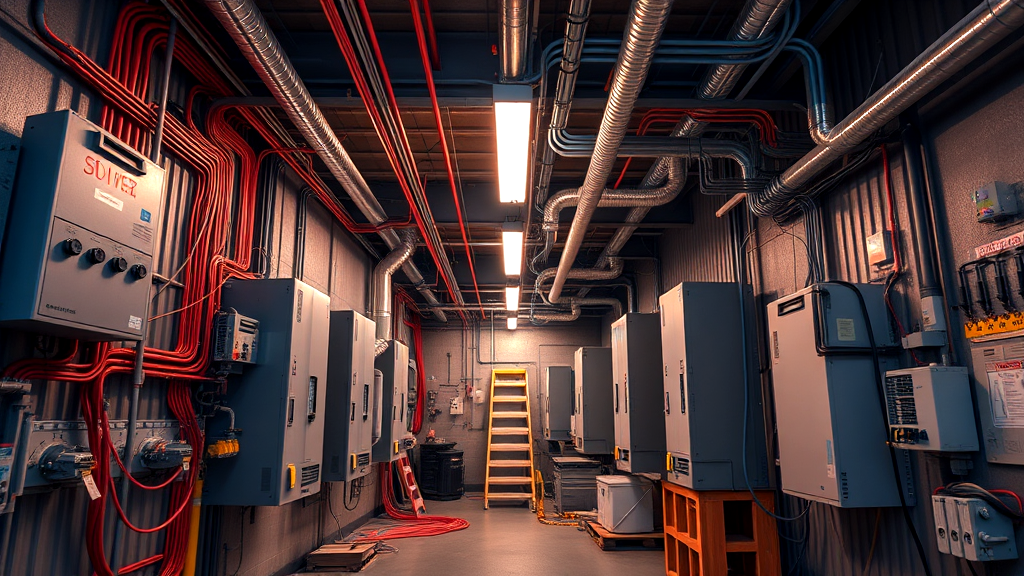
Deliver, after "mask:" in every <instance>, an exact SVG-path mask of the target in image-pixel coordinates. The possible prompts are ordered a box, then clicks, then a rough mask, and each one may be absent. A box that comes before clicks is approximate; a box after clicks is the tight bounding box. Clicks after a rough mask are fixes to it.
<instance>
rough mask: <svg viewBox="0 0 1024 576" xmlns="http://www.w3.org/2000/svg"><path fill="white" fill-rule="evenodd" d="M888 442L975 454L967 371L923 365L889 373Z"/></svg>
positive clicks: (887, 399) (886, 382)
mask: <svg viewBox="0 0 1024 576" xmlns="http://www.w3.org/2000/svg"><path fill="white" fill-rule="evenodd" d="M885 404H886V408H887V409H888V412H889V440H890V441H891V442H892V443H893V444H895V445H897V446H899V447H900V448H906V449H908V450H934V451H951V452H976V451H977V450H978V432H977V426H976V423H975V421H974V403H973V402H972V401H971V383H970V382H969V381H968V376H967V368H961V367H955V366H919V367H916V368H906V369H902V370H890V371H889V372H886V373H885Z"/></svg>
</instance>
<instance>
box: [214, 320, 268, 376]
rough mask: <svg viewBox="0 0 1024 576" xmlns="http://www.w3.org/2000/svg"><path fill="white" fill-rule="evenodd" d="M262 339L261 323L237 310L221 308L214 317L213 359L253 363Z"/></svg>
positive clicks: (233, 362)
mask: <svg viewBox="0 0 1024 576" xmlns="http://www.w3.org/2000/svg"><path fill="white" fill-rule="evenodd" d="M259 340H260V323H259V322H258V321H257V320H254V319H252V318H247V317H245V316H242V315H241V314H239V313H238V312H237V311H235V310H221V311H219V312H217V314H216V315H214V317H213V361H214V362H230V363H232V364H235V363H237V364H252V363H253V362H255V361H256V349H257V347H258V346H259Z"/></svg>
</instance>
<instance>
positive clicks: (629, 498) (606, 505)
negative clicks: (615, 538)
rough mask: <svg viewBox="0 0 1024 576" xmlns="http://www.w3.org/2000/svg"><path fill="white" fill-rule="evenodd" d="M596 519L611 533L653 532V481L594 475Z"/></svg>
mask: <svg viewBox="0 0 1024 576" xmlns="http://www.w3.org/2000/svg"><path fill="white" fill-rule="evenodd" d="M597 521H598V523H600V524H601V526H603V527H604V528H605V530H607V531H609V532H611V533H613V534H641V533H646V532H653V531H654V483H653V482H651V481H650V480H648V479H646V478H643V477H641V476H598V477H597Z"/></svg>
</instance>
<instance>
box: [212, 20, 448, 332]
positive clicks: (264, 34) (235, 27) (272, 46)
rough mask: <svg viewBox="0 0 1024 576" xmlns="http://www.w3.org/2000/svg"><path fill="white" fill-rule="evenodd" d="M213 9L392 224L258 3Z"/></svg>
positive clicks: (338, 174)
mask: <svg viewBox="0 0 1024 576" xmlns="http://www.w3.org/2000/svg"><path fill="white" fill-rule="evenodd" d="M205 2H206V5H207V7H209V9H210V11H211V12H212V13H213V15H214V16H215V17H216V18H217V20H218V21H219V22H220V23H221V25H222V26H224V29H225V30H227V32H228V34H229V35H230V36H231V38H232V39H233V40H234V41H235V43H236V44H237V45H238V48H239V49H240V50H241V52H242V54H243V55H244V56H245V58H246V60H247V61H248V62H249V64H251V65H252V67H253V68H254V69H255V70H256V73H257V74H258V75H259V76H260V79H261V80H263V83H264V84H266V86H267V88H268V89H269V90H270V92H271V94H273V96H274V98H275V99H276V100H277V102H278V103H279V104H280V105H281V107H282V108H283V109H284V111H285V113H286V114H287V115H288V118H289V119H291V121H292V122H293V123H294V124H295V126H296V128H298V130H299V132H301V133H302V136H303V138H305V140H306V142H307V143H308V144H309V145H310V146H311V147H312V148H313V149H314V150H316V151H317V154H318V155H319V156H320V158H321V159H322V160H323V161H324V163H325V164H326V165H327V168H328V169H329V170H330V171H331V174H332V175H333V176H334V177H335V179H337V181H338V182H339V183H340V184H341V185H342V187H343V188H344V189H345V191H346V192H347V193H348V195H349V197H351V198H352V201H353V202H355V204H356V206H357V207H358V208H359V210H360V212H362V213H363V215H364V216H365V217H366V219H367V220H369V221H370V223H371V224H373V225H379V224H382V223H384V222H385V221H387V215H386V214H385V213H384V209H383V208H382V207H381V205H380V203H379V202H377V198H376V197H375V196H374V195H373V192H372V191H371V190H370V187H369V185H368V184H367V183H366V181H365V180H364V179H363V176H362V174H360V173H359V170H358V169H357V168H356V166H355V164H353V162H352V160H351V158H349V156H348V153H347V152H346V151H345V148H344V147H342V145H341V142H340V141H339V140H338V137H337V136H336V135H335V134H334V130H333V129H331V127H330V125H329V124H328V123H327V120H325V119H324V116H323V114H322V113H321V112H320V108H318V107H317V105H316V104H315V103H314V102H313V98H312V96H310V94H309V91H308V90H307V89H306V87H305V85H304V84H303V83H302V80H301V79H300V78H299V75H298V72H296V70H295V68H294V67H293V66H292V64H291V62H290V61H289V60H288V56H287V55H285V53H284V51H283V50H282V49H281V45H280V43H279V42H278V41H277V38H275V37H274V35H273V33H271V31H270V28H269V26H267V23H266V20H264V19H263V15H262V14H260V12H259V10H258V9H257V8H256V6H255V4H253V2H252V0H205ZM379 234H380V237H381V239H383V240H384V243H385V244H387V246H388V247H389V248H391V249H394V248H396V247H397V246H399V245H400V244H401V243H402V241H401V240H400V239H399V237H398V233H397V232H395V231H394V230H383V231H381V232H379ZM403 270H404V271H405V275H406V276H407V277H408V278H409V281H410V282H412V284H413V285H414V286H415V287H416V289H417V290H418V291H419V292H420V294H421V295H422V296H423V298H424V299H425V300H426V301H427V304H429V305H430V306H432V307H433V306H437V305H438V304H440V302H439V301H438V300H437V296H435V295H434V293H433V291H431V290H430V289H429V288H428V287H427V286H426V285H425V282H424V279H423V275H422V274H421V273H420V271H419V270H418V269H417V268H416V266H415V265H414V264H413V263H412V262H407V263H406V265H405V266H404V268H403ZM434 316H435V317H436V318H437V319H438V320H440V321H442V322H447V320H448V318H447V316H446V315H445V314H444V312H442V311H440V310H438V311H435V312H434Z"/></svg>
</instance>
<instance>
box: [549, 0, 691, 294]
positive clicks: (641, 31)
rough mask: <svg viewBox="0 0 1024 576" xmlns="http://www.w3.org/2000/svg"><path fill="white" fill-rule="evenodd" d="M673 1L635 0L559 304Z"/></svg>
mask: <svg viewBox="0 0 1024 576" xmlns="http://www.w3.org/2000/svg"><path fill="white" fill-rule="evenodd" d="M671 11H672V0H634V1H633V4H632V5H631V6H630V11H629V19H628V21H627V23H626V30H625V32H624V34H623V39H622V49H621V51H620V52H619V59H618V61H617V62H616V64H615V78H614V80H613V81H612V85H611V89H610V91H609V93H608V105H607V107H606V108H605V111H604V117H603V118H602V119H601V127H600V129H599V130H598V133H597V140H596V142H595V144H594V155H593V157H592V158H591V160H590V167H589V168H588V169H587V176H586V178H585V179H584V181H583V186H581V190H580V201H579V204H578V205H577V208H576V216H575V217H574V218H573V225H572V228H570V229H569V235H568V237H567V238H566V243H565V249H564V250H563V251H562V255H561V259H560V261H559V263H558V272H557V273H556V275H555V279H554V282H553V284H552V285H551V293H550V298H551V300H552V301H557V300H558V297H559V296H561V293H562V287H563V286H564V285H565V281H566V279H567V278H568V275H569V270H570V269H571V268H572V265H573V262H574V261H575V260H576V254H577V253H578V252H579V249H580V244H582V243H583V238H584V236H585V235H586V231H587V225H588V224H590V220H591V218H593V216H594V211H595V210H597V205H598V201H599V200H600V197H601V193H602V192H603V191H604V188H605V185H606V184H607V182H608V177H609V176H611V172H612V168H613V166H614V164H615V158H616V154H617V152H618V149H619V144H621V143H622V139H623V137H625V135H626V129H627V127H628V125H629V118H630V116H631V115H632V113H633V106H634V105H635V104H636V99H637V97H638V96H639V95H640V89H641V88H642V87H643V84H644V81H645V80H646V79H647V72H648V71H649V70H650V66H651V58H652V57H653V56H654V50H655V49H656V48H657V47H658V42H659V41H660V40H661V34H662V32H663V31H664V30H665V24H666V22H667V21H668V15H669V12H671Z"/></svg>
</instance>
